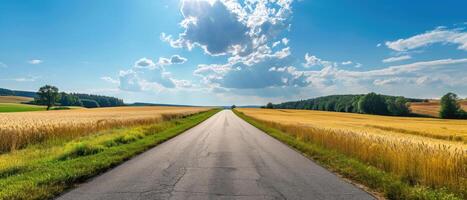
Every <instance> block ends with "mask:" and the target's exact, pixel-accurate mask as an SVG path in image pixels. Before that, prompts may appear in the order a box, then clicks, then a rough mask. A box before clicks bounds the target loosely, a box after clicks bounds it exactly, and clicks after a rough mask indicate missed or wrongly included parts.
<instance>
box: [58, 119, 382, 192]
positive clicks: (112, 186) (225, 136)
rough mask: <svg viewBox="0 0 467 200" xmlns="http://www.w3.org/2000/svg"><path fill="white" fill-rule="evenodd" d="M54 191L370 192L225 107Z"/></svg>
mask: <svg viewBox="0 0 467 200" xmlns="http://www.w3.org/2000/svg"><path fill="white" fill-rule="evenodd" d="M58 199H60V200H65V199H79V200H86V199H96V200H97V199H99V200H102V199H111V200H119V199H245V200H246V199H358V200H361V199H374V198H373V197H372V196H371V195H369V194H368V193H366V192H364V191H362V190H360V189H359V188H357V187H355V186H353V185H352V184H349V183H347V182H345V181H343V180H341V179H340V178H339V177H337V176H335V175H334V174H332V173H330V172H329V171H327V170H325V169H323V168H322V167H320V166H318V165H317V164H315V163H314V162H312V161H311V160H309V159H307V158H305V157H304V156H302V155H301V154H299V153H297V152H296V151H294V150H292V149H290V148H289V147H287V146H286V145H284V144H282V143H280V142H279V141H277V140H275V139H273V138H272V137H270V136H268V135H266V134H265V133H263V132H261V131H260V130H258V129H256V128H255V127H253V126H251V125H250V124H248V123H247V122H245V121H243V120H242V119H240V118H239V117H237V116H236V115H235V114H234V113H233V112H232V111H230V110H224V111H221V112H219V113H217V114H216V115H214V116H212V117H211V118H209V119H208V120H206V121H204V122H203V123H201V124H200V125H198V126H196V127H194V128H192V129H190V130H188V131H187V132H185V133H183V134H181V135H179V136H177V137H175V138H173V139H171V140H169V141H167V142H165V143H163V144H160V145H159V146H157V147H155V148H153V149H150V150H149V151H147V152H145V153H143V154H141V155H139V156H137V157H135V158H133V159H131V160H129V161H127V162H125V163H123V164H122V165H120V166H118V167H116V168H114V169H112V170H110V171H109V172H106V173H104V174H102V175H101V176H98V177H96V178H94V179H93V180H91V181H89V182H87V183H84V184H82V185H80V186H79V187H77V188H76V189H73V190H71V191H69V192H67V193H65V194H64V195H62V196H61V197H59V198H58Z"/></svg>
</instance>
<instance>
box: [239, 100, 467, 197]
mask: <svg viewBox="0 0 467 200" xmlns="http://www.w3.org/2000/svg"><path fill="white" fill-rule="evenodd" d="M237 110H238V111H239V112H241V113H243V114H244V115H246V116H248V117H250V118H252V119H254V120H256V121H259V122H261V123H263V124H266V125H267V126H269V127H273V128H276V129H279V130H281V131H283V132H285V133H287V134H289V135H291V136H293V137H294V138H297V139H299V140H300V141H304V142H309V143H314V144H317V145H319V146H322V147H324V148H326V149H330V150H335V151H338V152H340V153H343V154H345V155H346V156H349V157H351V158H355V159H357V160H359V161H361V162H364V163H367V164H368V165H371V166H373V167H376V168H378V169H381V170H383V171H386V172H389V173H391V174H394V175H395V176H397V177H400V179H401V180H404V181H405V182H407V183H409V184H412V185H422V186H426V187H431V188H435V189H440V188H447V189H448V190H449V191H453V192H455V193H457V194H460V195H461V196H463V197H466V196H467V145H466V141H467V122H466V121H465V120H464V121H463V120H441V119H433V118H409V117H388V116H375V115H363V114H351V113H337V112H322V111H309V110H272V109H251V108H242V109H237Z"/></svg>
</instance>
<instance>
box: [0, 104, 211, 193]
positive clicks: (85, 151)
mask: <svg viewBox="0 0 467 200" xmlns="http://www.w3.org/2000/svg"><path fill="white" fill-rule="evenodd" d="M206 110H209V111H206ZM70 111H71V110H70ZM75 111H78V110H73V112H75ZM106 111H109V112H110V114H108V115H107V116H108V117H109V118H112V117H113V118H124V116H125V115H131V113H130V110H119V109H117V110H112V111H110V110H102V111H100V112H101V113H105V112H106ZM132 111H133V112H134V114H133V115H131V116H129V117H130V118H132V117H135V116H136V115H137V114H138V112H141V113H140V114H142V115H143V118H148V117H155V118H154V119H153V118H151V119H153V122H154V123H150V124H142V125H135V126H131V127H121V125H122V124H120V125H116V126H115V127H113V128H110V129H108V130H103V131H98V132H92V133H91V132H90V133H88V135H85V134H83V136H82V137H78V138H75V139H72V140H64V138H67V137H68V136H64V137H62V138H61V139H60V138H58V139H57V140H50V142H45V143H40V144H37V145H30V146H27V147H25V148H23V149H20V150H15V151H11V152H4V153H0V199H52V197H54V196H55V195H57V194H59V193H60V192H63V191H64V190H66V189H68V188H70V187H72V186H74V185H75V184H77V183H80V182H82V181H84V180H87V179H88V178H89V177H92V176H94V175H97V174H99V173H102V172H104V171H106V170H107V169H109V168H111V167H114V166H116V165H117V164H120V163H122V162H124V161H126V160H127V159H130V158H131V157H133V156H135V155H137V154H139V153H141V152H143V151H145V150H147V149H150V148H152V147H154V146H156V145H158V144H160V143H162V142H164V141H166V140H168V139H170V138H172V137H175V136H177V135H178V134H180V133H183V132H184V131H186V130H187V129H190V128H191V127H193V126H196V125H197V124H199V123H201V122H202V121H204V120H206V119H207V118H209V117H210V116H212V115H214V114H215V113H217V112H218V111H219V110H216V109H208V108H204V109H203V108H174V107H151V108H146V109H145V110H143V109H135V110H132ZM201 111H206V112H201ZM56 112H57V111H53V112H47V113H48V114H50V115H54V114H53V113H56ZM34 113H38V112H34ZM150 113H152V114H150ZM194 113H196V114H194ZM189 114H193V115H190V116H186V115H189ZM85 115H86V114H82V115H81V116H80V117H84V116H85ZM88 115H89V114H88ZM112 115H113V116H112ZM177 115H178V116H186V117H183V118H172V117H175V116H177ZM43 116H46V113H43ZM70 116H75V117H76V116H77V114H75V115H71V114H69V115H68V117H70ZM164 116H165V117H164ZM78 118H79V117H77V118H76V119H78ZM122 120H123V119H122ZM126 120H131V119H126ZM148 120H149V118H148ZM78 121H80V120H79V119H78ZM147 122H149V121H147ZM91 123H92V122H91ZM69 125H71V123H70V124H69ZM83 130H85V129H84V128H83ZM57 137H60V135H57ZM151 166H159V165H158V164H157V163H151Z"/></svg>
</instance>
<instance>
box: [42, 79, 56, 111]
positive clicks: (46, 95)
mask: <svg viewBox="0 0 467 200" xmlns="http://www.w3.org/2000/svg"><path fill="white" fill-rule="evenodd" d="M37 95H38V96H39V101H40V102H41V103H42V104H44V105H46V106H47V110H50V108H51V107H52V106H54V105H55V103H56V102H57V101H58V99H59V97H60V95H59V94H58V88H57V87H55V86H51V85H45V86H43V87H41V88H39V91H38V92H37Z"/></svg>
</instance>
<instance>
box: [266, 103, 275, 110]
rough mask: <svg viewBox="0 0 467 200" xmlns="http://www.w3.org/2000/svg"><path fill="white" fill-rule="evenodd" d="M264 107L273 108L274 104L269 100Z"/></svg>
mask: <svg viewBox="0 0 467 200" xmlns="http://www.w3.org/2000/svg"><path fill="white" fill-rule="evenodd" d="M266 108H267V109H273V108H274V105H273V104H272V103H271V102H269V103H268V104H266Z"/></svg>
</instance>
